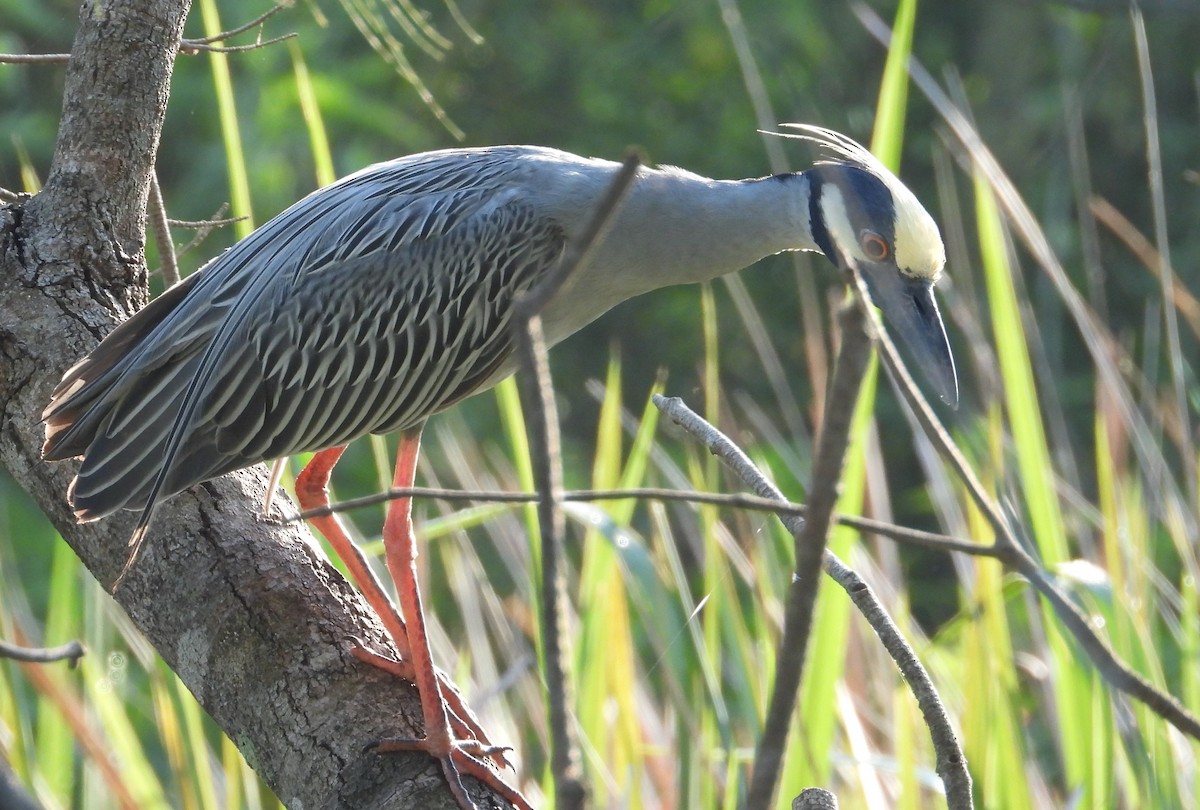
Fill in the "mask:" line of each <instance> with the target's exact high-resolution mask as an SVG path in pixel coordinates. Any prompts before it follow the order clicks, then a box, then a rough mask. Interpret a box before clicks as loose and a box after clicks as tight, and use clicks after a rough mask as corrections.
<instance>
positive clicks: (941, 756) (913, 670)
mask: <svg viewBox="0 0 1200 810" xmlns="http://www.w3.org/2000/svg"><path fill="white" fill-rule="evenodd" d="M655 404H656V405H658V407H659V409H660V410H662V411H663V414H664V415H665V416H667V417H668V418H670V419H671V420H672V421H674V422H675V423H676V424H678V425H679V426H681V427H682V428H683V429H684V430H686V431H687V432H688V433H690V434H692V435H693V436H694V437H696V438H697V439H699V440H700V441H701V442H703V443H704V445H705V446H706V447H707V448H708V449H709V450H710V451H711V452H712V453H713V454H715V455H716V456H717V457H718V458H719V459H720V460H721V461H722V462H723V463H724V464H725V465H726V466H728V467H729V468H730V469H732V470H733V471H734V472H735V473H736V474H737V476H738V477H739V478H741V480H742V482H743V483H745V484H746V485H747V486H748V487H750V488H751V489H753V490H754V491H755V492H758V493H759V494H761V495H763V496H765V497H771V494H772V493H774V495H775V497H777V498H780V499H782V497H783V496H782V495H781V494H780V493H779V490H778V489H776V488H775V486H774V485H773V484H771V483H770V482H769V481H767V479H766V478H765V477H764V476H763V474H762V472H760V471H759V469H758V468H757V467H755V466H754V464H753V462H751V461H750V459H749V458H748V457H747V456H746V454H745V453H743V452H742V451H741V449H740V448H738V447H737V446H736V445H735V444H734V443H733V442H731V441H730V440H729V439H728V438H727V437H726V436H725V435H724V434H722V433H721V432H720V431H718V430H717V429H716V428H714V427H713V426H712V425H710V424H709V423H708V422H706V421H704V419H702V418H701V417H700V416H698V415H697V414H696V413H694V412H693V411H692V410H691V409H690V408H688V407H687V406H686V405H684V404H683V401H682V400H679V399H668V398H665V397H660V398H657V399H656V400H655ZM780 519H781V520H782V522H783V524H784V526H786V527H787V529H788V531H790V532H792V534H793V535H796V534H797V533H799V532H800V531H801V530H802V528H803V523H802V521H800V520H798V519H797V518H795V517H783V516H781V517H780ZM824 568H825V571H826V572H827V573H828V574H829V575H830V576H831V577H833V579H834V580H835V581H837V582H838V584H839V585H841V586H842V587H844V588H847V592H848V593H849V595H850V598H851V600H852V601H854V603H855V604H856V605H858V606H859V607H860V609H862V611H863V616H864V617H865V618H866V619H867V621H868V622H870V623H871V628H872V629H873V630H874V631H875V633H876V634H877V635H878V636H879V638H880V640H881V641H883V642H884V649H886V650H887V652H888V653H889V654H890V655H891V656H892V659H893V660H894V661H895V662H896V666H897V668H899V670H900V672H901V675H902V676H903V678H904V681H905V683H907V684H909V687H910V688H911V689H912V690H913V693H914V695H915V696H916V699H917V702H918V705H919V706H920V708H921V711H922V713H923V714H924V716H925V720H926V723H927V724H928V725H929V730H930V737H931V739H933V741H934V747H935V750H936V751H937V758H938V775H939V776H941V778H942V782H943V784H944V786H945V789H946V797H947V803H948V805H949V807H951V808H955V809H957V808H970V807H971V806H972V805H971V775H970V773H969V771H968V770H967V765H966V758H965V757H964V756H963V753H962V749H961V747H960V746H959V745H958V740H957V739H955V737H954V730H953V728H952V727H951V725H950V721H949V717H948V715H947V714H946V711H945V709H944V708H943V707H942V702H941V700H940V698H938V696H937V691H936V689H935V687H934V686H933V683H932V681H931V680H930V678H929V674H928V673H927V672H926V671H925V669H924V667H922V666H920V662H919V661H918V660H917V657H916V654H915V653H914V652H913V651H912V649H911V647H909V645H908V643H907V642H906V641H905V640H904V637H903V636H902V635H901V634H900V633H899V631H898V630H897V628H896V626H895V624H894V623H893V622H891V620H890V619H888V618H887V614H886V612H885V611H884V610H883V608H882V606H880V605H878V602H877V600H876V598H875V596H874V594H873V592H871V591H870V589H869V588H866V587H865V586H864V585H863V584H862V580H861V578H859V577H858V576H857V575H856V574H854V573H853V571H851V570H850V569H848V568H846V567H845V566H844V564H843V563H841V561H840V560H838V559H837V558H836V557H834V555H833V554H831V553H830V552H829V551H828V550H826V552H825V556H824ZM758 767H759V764H758V763H757V762H756V763H755V768H756V770H757V768H758ZM757 806H760V805H755V807H757ZM761 806H769V805H761Z"/></svg>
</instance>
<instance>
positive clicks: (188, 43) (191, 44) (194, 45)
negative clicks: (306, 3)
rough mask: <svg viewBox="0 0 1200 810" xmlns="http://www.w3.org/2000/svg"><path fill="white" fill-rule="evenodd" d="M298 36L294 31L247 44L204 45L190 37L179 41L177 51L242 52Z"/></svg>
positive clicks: (183, 52) (188, 54) (190, 53)
mask: <svg viewBox="0 0 1200 810" xmlns="http://www.w3.org/2000/svg"><path fill="white" fill-rule="evenodd" d="M298 36H300V35H299V34H297V33H296V32H294V31H293V32H292V33H290V34H280V35H279V36H277V37H271V38H270V39H260V40H257V41H255V42H251V43H250V44H248V45H206V44H204V43H202V42H195V41H193V40H190V39H185V40H183V41H182V42H180V43H179V52H180V53H182V54H185V55H187V56H194V55H195V54H197V53H201V52H203V53H244V52H246V51H257V50H258V49H259V48H265V47H267V46H268V45H274V44H276V43H279V42H284V41H285V40H289V39H295V38H296V37H298Z"/></svg>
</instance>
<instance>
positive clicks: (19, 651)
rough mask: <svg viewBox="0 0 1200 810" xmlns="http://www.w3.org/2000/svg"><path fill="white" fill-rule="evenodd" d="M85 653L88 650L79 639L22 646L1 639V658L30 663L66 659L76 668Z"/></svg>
mask: <svg viewBox="0 0 1200 810" xmlns="http://www.w3.org/2000/svg"><path fill="white" fill-rule="evenodd" d="M85 653H87V650H86V649H85V648H84V646H83V645H82V644H80V643H79V642H78V641H68V642H67V643H66V644H61V645H59V646H57V647H22V646H20V645H17V644H10V643H8V642H7V641H0V658H11V659H13V660H14V661H25V662H26V663H30V664H49V663H52V662H54V661H63V660H65V661H67V663H68V664H70V665H71V667H72V668H74V667H75V665H76V664H78V663H79V659H80V658H82V657H83V656H84V654H85Z"/></svg>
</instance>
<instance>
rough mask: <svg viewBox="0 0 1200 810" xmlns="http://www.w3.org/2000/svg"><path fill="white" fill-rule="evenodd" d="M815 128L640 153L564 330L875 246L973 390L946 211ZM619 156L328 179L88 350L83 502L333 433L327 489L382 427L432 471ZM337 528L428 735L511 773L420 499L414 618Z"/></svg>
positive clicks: (453, 758) (68, 416)
mask: <svg viewBox="0 0 1200 810" xmlns="http://www.w3.org/2000/svg"><path fill="white" fill-rule="evenodd" d="M799 129H800V130H801V131H802V132H803V137H807V138H809V139H811V140H815V141H818V142H819V143H821V144H822V145H823V146H824V147H825V148H826V149H827V150H828V151H829V152H830V155H831V157H830V159H829V160H827V161H825V162H821V163H818V164H816V165H815V166H813V167H812V168H810V169H808V170H807V171H803V172H798V173H794V174H783V175H776V176H773V177H765V178H760V179H755V180H741V181H714V180H709V179H706V178H703V177H699V176H697V175H694V174H691V173H688V172H686V171H683V170H680V169H673V168H664V169H650V168H645V169H641V170H639V173H638V175H637V178H636V180H635V181H634V184H633V186H632V188H631V190H630V192H629V194H628V197H627V199H626V202H625V203H624V205H623V206H622V207H621V209H620V210H619V211H618V212H617V214H616V216H615V219H614V221H613V225H612V227H611V229H610V230H609V232H608V234H607V236H606V237H605V238H604V239H603V241H602V242H601V243H600V244H599V245H598V246H597V249H596V251H595V253H594V256H593V258H592V260H591V261H590V263H589V264H588V265H587V266H586V267H585V268H583V269H582V270H581V271H580V272H579V273H578V274H577V276H576V277H575V278H573V279H572V281H571V283H570V285H569V286H568V287H566V288H565V289H564V290H563V291H562V292H560V293H559V294H558V296H557V297H556V298H555V299H553V300H552V301H551V302H550V303H549V305H548V306H547V308H546V310H545V312H544V313H543V319H544V325H545V330H546V335H547V338H548V340H549V341H550V342H551V343H555V342H557V341H560V340H562V339H563V338H565V337H567V336H568V335H570V334H571V333H572V332H574V331H576V330H577V329H579V328H581V327H583V326H584V325H586V324H587V323H589V322H591V321H592V320H593V319H595V318H597V317H598V316H600V315H601V314H602V313H604V312H605V311H606V310H608V309H609V308H610V307H612V306H613V305H614V304H617V303H619V302H621V301H624V300H625V299H627V298H632V297H633V296H635V295H639V294H641V293H644V292H647V291H650V290H654V289H657V288H659V287H666V286H669V285H673V284H685V283H690V282H698V281H703V280H706V279H712V278H715V277H717V276H720V275H722V274H724V273H729V272H732V271H735V270H738V269H741V268H743V267H745V266H747V265H749V264H752V263H753V262H755V261H757V260H759V259H761V258H762V257H764V256H767V255H770V254H773V253H779V252H781V251H789V250H819V251H821V252H823V253H824V254H825V255H826V256H827V257H829V259H831V260H832V261H833V263H834V264H835V265H838V266H844V265H845V263H846V262H847V261H849V260H853V261H854V262H856V263H857V264H858V266H859V268H860V269H861V270H862V272H863V274H864V276H865V278H866V280H867V283H868V285H869V287H870V290H871V293H872V296H873V298H874V300H875V303H876V304H877V305H878V306H879V307H880V308H881V309H882V311H883V314H884V317H885V320H886V321H887V323H888V326H889V329H891V330H893V331H894V332H895V333H896V334H898V335H899V337H900V338H901V339H902V340H903V341H904V342H905V343H906V344H907V345H908V347H909V350H910V351H911V352H912V353H913V354H914V355H915V357H916V359H917V360H918V361H919V362H920V363H921V364H922V366H923V367H924V369H925V371H926V374H927V376H928V377H929V379H930V380H931V381H932V382H933V383H934V384H935V386H936V387H937V390H938V392H939V394H940V395H941V397H942V398H943V399H944V400H946V401H948V402H952V403H956V402H957V398H958V390H957V383H956V380H955V374H954V364H953V360H952V359H951V354H950V349H949V345H948V343H947V341H946V336H945V332H944V329H943V326H942V321H941V317H940V315H939V313H938V308H937V304H936V302H935V300H934V297H933V290H932V286H933V282H934V280H935V279H936V278H937V277H938V275H939V274H940V272H941V270H942V265H943V263H944V249H943V247H942V241H941V238H940V237H939V235H938V230H937V226H936V225H935V224H934V222H933V219H932V218H931V217H930V216H929V214H928V213H926V211H925V209H924V208H922V207H921V204H920V203H919V202H918V201H917V200H916V198H915V197H914V196H913V195H912V193H911V192H910V191H909V190H908V189H907V188H905V187H904V185H902V184H901V183H900V181H899V180H898V179H897V178H896V177H895V176H893V175H892V174H891V173H890V172H889V171H887V169H885V168H884V167H883V166H882V165H880V164H879V162H878V161H876V160H875V159H874V158H872V157H871V155H870V154H869V153H867V152H866V151H865V150H864V149H862V147H860V146H858V145H857V144H856V143H854V142H853V141H851V140H849V139H848V138H846V137H844V136H842V135H839V134H837V133H835V132H831V131H829V130H824V129H818V128H813V127H799ZM616 169H617V164H615V163H611V162H608V161H603V160H593V159H585V158H581V157H577V156H575V155H571V154H567V153H565V152H560V151H556V150H553V149H543V148H537V147H529V146H503V147H495V148H485V149H451V150H446V151H441V152H431V153H427V154H419V155H413V156H411V157H405V158H400V159H398V160H394V161H391V162H389V163H381V164H378V165H376V166H372V167H370V168H368V169H365V170H363V171H361V172H358V173H357V174H354V175H351V176H349V177H347V178H345V179H343V180H341V181H339V182H337V183H335V184H333V185H331V186H329V187H327V188H324V189H321V190H319V191H316V192H314V193H313V194H310V195H309V196H308V197H305V198H304V199H303V200H301V201H300V202H298V203H296V204H295V205H293V206H292V207H291V208H289V209H288V210H287V211H284V212H283V213H282V214H280V215H279V216H277V217H275V218H274V219H273V220H271V221H270V222H268V223H267V224H266V225H264V226H263V227H261V228H259V229H258V230H257V231H255V232H254V233H252V234H251V235H250V236H248V237H246V238H245V239H243V240H242V241H241V242H239V243H237V244H236V245H234V246H233V247H232V248H231V249H230V250H229V251H227V252H226V253H224V254H223V255H221V256H220V257H218V258H216V259H214V260H213V261H212V262H210V263H209V264H208V265H206V266H205V267H204V268H203V269H202V270H200V271H198V272H197V273H195V274H193V275H192V276H190V277H188V278H187V279H185V280H184V281H182V282H180V283H179V284H177V285H175V286H174V287H172V288H171V289H169V290H167V291H166V292H164V293H163V294H162V295H161V296H159V297H158V298H157V299H155V300H154V301H153V302H151V303H150V305H149V306H147V307H146V308H145V309H143V310H141V311H140V312H138V313H137V314H136V315H134V316H133V317H132V318H130V319H129V320H128V321H126V322H125V323H123V324H121V325H120V326H118V327H117V328H116V329H115V330H114V331H113V332H112V334H111V335H109V336H108V338H107V339H106V340H104V341H103V342H102V343H101V344H100V345H99V346H98V347H96V349H95V350H94V351H93V352H92V353H91V354H90V355H88V356H87V357H86V358H85V359H84V360H82V361H81V362H80V363H78V364H77V365H75V366H74V367H73V368H71V369H70V370H69V371H67V372H66V375H65V376H64V378H63V381H62V383H61V384H60V385H59V386H58V388H57V389H56V390H55V391H54V395H53V399H52V400H51V402H50V404H49V406H47V408H46V410H45V413H44V414H43V418H44V419H45V421H46V444H45V449H44V451H43V454H44V456H45V458H47V459H65V458H70V457H72V456H82V457H83V462H82V464H81V465H80V468H79V473H78V475H77V476H76V478H75V480H74V482H73V483H72V486H71V489H70V492H69V495H68V497H69V498H70V501H71V503H72V505H73V506H74V509H75V514H76V516H77V517H78V518H79V520H81V521H89V520H95V519H97V518H100V517H103V516H105V515H107V514H109V513H111V512H114V511H116V510H118V509H122V508H124V509H135V510H141V511H142V517H141V521H140V523H139V527H138V531H137V532H136V533H135V540H139V541H140V538H141V537H142V536H143V535H144V533H145V530H146V528H147V527H148V525H149V522H150V519H151V516H152V514H153V511H154V507H155V504H157V503H158V502H159V501H161V500H163V499H164V498H167V497H170V496H171V495H173V494H175V493H177V492H179V491H181V490H183V489H185V488H187V487H189V486H192V485H193V484H196V483H199V482H202V481H206V480H208V479H211V478H214V477H216V476H219V475H222V474H224V473H226V472H229V471H231V470H236V469H238V468H240V467H245V466H248V465H250V464H255V463H258V462H260V461H264V460H269V459H277V458H280V457H284V456H289V455H292V454H295V453H301V452H305V451H323V452H321V453H319V454H318V455H317V456H316V457H315V458H314V459H313V461H312V463H311V464H310V466H309V467H308V468H306V469H305V471H304V472H303V473H302V474H301V476H300V477H299V478H298V479H297V490H298V496H299V498H298V499H299V500H300V502H301V505H302V506H303V507H304V508H306V509H307V508H312V507H314V506H320V505H323V504H325V503H326V502H327V497H326V494H325V486H326V483H327V482H328V477H329V471H330V469H331V468H332V467H333V464H334V463H335V462H336V461H337V458H338V456H339V455H340V454H341V451H342V449H343V448H344V446H345V445H346V443H348V442H350V441H352V440H353V439H355V438H357V437H359V436H362V435H364V434H366V433H388V432H392V431H400V433H401V439H400V451H399V459H398V462H397V465H396V476H395V482H394V483H395V485H396V486H410V485H411V484H412V480H413V471H414V468H415V464H416V456H417V449H418V446H419V436H420V431H421V427H422V425H423V424H424V422H425V419H426V418H427V417H429V416H430V415H431V414H434V413H437V412H438V411H440V410H442V409H444V408H447V407H449V406H450V405H452V404H454V403H455V402H457V401H459V400H460V399H463V398H464V397H467V396H470V395H471V394H474V393H476V392H478V391H481V390H483V389H485V388H488V387H489V386H491V385H493V384H494V383H496V382H497V381H499V380H500V379H502V378H503V377H505V376H506V375H508V374H509V373H511V372H512V371H513V364H512V361H511V359H510V354H511V343H510V331H509V321H510V319H511V317H512V309H513V306H512V305H513V301H514V299H515V298H516V297H517V296H519V295H520V294H521V293H522V292H523V291H524V290H526V289H528V288H529V287H530V286H531V285H533V284H535V283H536V282H537V281H538V279H539V278H540V277H541V276H542V275H543V274H544V273H545V272H546V271H547V270H548V269H549V268H550V267H551V266H552V265H553V264H554V263H555V261H556V260H557V259H558V257H559V256H560V255H561V254H562V252H563V249H564V246H565V245H567V244H568V242H569V241H570V240H571V239H572V238H573V237H574V236H575V235H576V234H577V233H578V232H579V231H580V229H581V228H582V227H583V226H584V224H585V222H586V220H587V219H588V217H589V215H590V214H591V212H592V209H593V207H594V206H595V204H596V201H597V200H598V198H599V197H600V195H601V194H602V193H603V192H604V190H605V188H606V185H607V184H608V182H609V181H610V179H611V178H612V177H613V175H614V173H615V171H616ZM318 528H320V530H321V531H322V532H323V533H324V534H326V536H327V537H329V539H330V541H331V543H332V544H333V545H334V547H335V548H336V549H337V550H338V553H339V554H341V555H342V556H343V557H344V558H345V559H346V561H347V564H348V565H350V566H351V568H352V571H353V572H354V574H355V576H356V578H357V579H358V580H359V584H360V587H361V588H362V589H363V591H364V593H365V595H366V597H367V599H368V600H369V601H370V603H371V604H372V606H373V607H374V609H375V610H376V611H378V612H379V614H380V616H381V617H382V618H383V620H384V622H385V624H386V625H387V628H388V630H389V632H390V633H391V635H392V636H393V638H394V640H395V643H396V645H397V647H398V650H399V652H400V654H401V658H402V660H403V661H404V664H403V666H400V665H395V664H393V665H392V666H391V667H390V668H391V669H392V670H393V671H398V672H401V673H403V674H405V675H406V676H407V677H409V678H411V679H412V680H414V682H416V684H417V686H418V688H419V689H420V691H421V694H422V701H423V705H424V706H425V720H426V726H427V735H428V736H427V738H426V740H424V741H422V742H421V743H420V744H419V746H418V747H421V748H423V749H424V750H428V751H430V752H431V753H432V754H434V755H435V756H437V757H439V758H440V759H441V761H442V763H443V769H444V770H445V772H446V774H447V777H448V779H449V780H450V783H451V786H452V788H453V789H454V790H455V792H456V795H457V796H458V797H459V800H460V802H461V803H464V806H469V804H470V801H469V799H466V798H465V797H466V794H465V792H464V791H463V790H462V786H461V783H459V781H458V768H463V769H465V770H467V771H469V772H470V773H473V774H477V775H482V776H483V777H484V778H485V779H487V778H488V776H487V775H488V774H491V773H492V772H491V770H490V769H488V768H485V767H482V766H481V765H480V762H479V759H478V758H477V757H479V756H483V757H486V756H488V755H491V754H494V752H495V749H492V748H491V747H489V746H488V745H487V744H486V741H483V742H482V744H477V745H473V744H469V743H468V744H467V745H465V746H464V744H463V743H462V740H463V739H464V738H475V739H477V740H481V739H482V737H481V732H480V731H479V730H478V729H477V728H475V727H474V726H473V725H471V724H470V723H469V722H468V721H465V720H463V719H462V718H460V717H459V716H458V715H459V714H462V713H461V712H451V715H450V719H449V721H448V720H447V715H446V710H445V706H444V703H443V699H442V697H441V692H442V689H440V688H439V676H438V675H437V674H435V670H434V668H433V665H432V663H431V661H430V655H429V647H428V641H427V640H426V639H425V637H424V625H423V621H422V616H421V611H420V596H419V592H418V590H417V583H416V574H415V569H414V567H413V558H414V555H415V548H414V546H413V543H412V533H411V523H410V520H409V504H408V501H398V502H396V503H394V504H393V506H392V508H391V509H390V510H389V514H388V519H387V524H386V525H385V529H384V541H385V550H386V557H387V562H388V567H389V570H390V571H391V572H392V576H393V577H394V578H395V580H396V584H397V592H398V593H399V596H400V602H401V608H402V611H403V613H404V615H405V616H406V617H407V618H408V619H409V622H408V625H407V627H406V626H405V625H404V623H403V622H402V621H401V620H400V619H399V617H398V616H397V615H396V611H395V608H393V607H392V606H391V604H390V602H389V600H388V598H387V596H386V595H385V593H384V591H383V590H382V589H381V588H380V587H379V585H378V583H377V582H376V581H375V580H374V577H373V576H372V575H371V574H370V571H369V569H367V568H366V567H365V566H364V565H362V564H361V560H359V561H358V562H356V560H357V559H358V558H357V557H356V554H355V549H354V547H353V545H352V544H351V543H350V541H349V539H348V537H346V535H345V533H344V532H342V530H341V529H340V527H339V525H338V523H337V520H336V519H335V518H325V519H322V520H321V521H320V522H319V523H318ZM131 561H132V558H131ZM376 663H381V662H379V661H376ZM384 665H385V666H386V664H384ZM447 691H450V690H447ZM488 781H489V783H491V784H493V785H496V784H497V783H499V780H498V779H488ZM519 798H520V797H519V796H518V797H517V799H519Z"/></svg>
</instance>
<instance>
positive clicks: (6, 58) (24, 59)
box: [0, 53, 71, 65]
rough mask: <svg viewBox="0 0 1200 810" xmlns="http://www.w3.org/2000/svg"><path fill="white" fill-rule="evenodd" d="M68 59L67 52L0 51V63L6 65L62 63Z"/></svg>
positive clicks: (69, 55) (69, 58) (69, 57)
mask: <svg viewBox="0 0 1200 810" xmlns="http://www.w3.org/2000/svg"><path fill="white" fill-rule="evenodd" d="M69 61H71V54H69V53H0V64H8V65H62V64H66V63H67V62H69Z"/></svg>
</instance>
